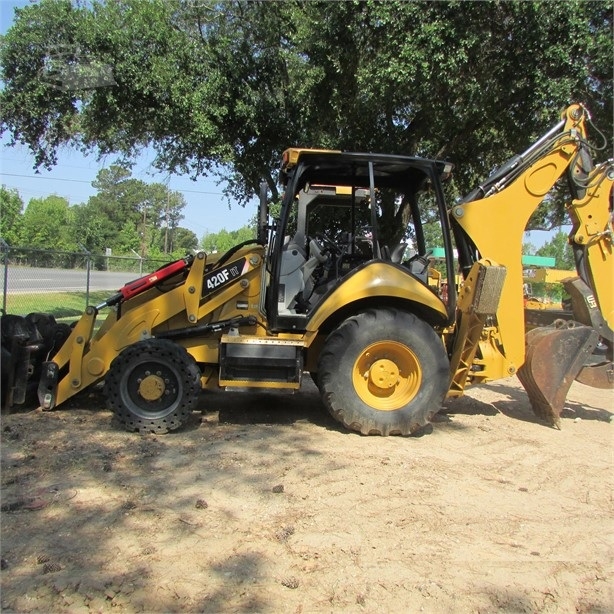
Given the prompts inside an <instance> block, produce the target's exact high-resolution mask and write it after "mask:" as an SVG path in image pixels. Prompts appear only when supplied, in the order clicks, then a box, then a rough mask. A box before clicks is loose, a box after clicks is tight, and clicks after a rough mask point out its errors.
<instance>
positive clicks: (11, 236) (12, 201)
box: [0, 186, 23, 246]
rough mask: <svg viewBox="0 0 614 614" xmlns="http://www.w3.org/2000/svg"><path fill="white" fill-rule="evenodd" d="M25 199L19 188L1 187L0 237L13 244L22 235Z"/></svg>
mask: <svg viewBox="0 0 614 614" xmlns="http://www.w3.org/2000/svg"><path fill="white" fill-rule="evenodd" d="M22 214H23V200H22V199H21V196H20V195H19V192H18V191H17V190H14V189H11V188H7V187H5V186H1V187H0V237H1V238H2V239H3V240H4V241H5V242H6V243H7V244H8V245H11V246H14V245H17V244H18V242H19V237H20V235H21V227H22V219H23V218H22Z"/></svg>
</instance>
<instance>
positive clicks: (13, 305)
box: [0, 244, 168, 319]
mask: <svg viewBox="0 0 614 614" xmlns="http://www.w3.org/2000/svg"><path fill="white" fill-rule="evenodd" d="M167 262H168V261H167V260H154V259H149V258H140V257H138V256H134V257H132V256H112V255H110V254H109V255H100V254H91V253H89V252H85V251H83V252H62V251H56V250H44V249H30V248H22V247H10V246H7V245H6V244H0V269H1V271H0V275H1V280H0V281H1V283H2V310H3V313H10V314H15V315H27V314H28V313H32V312H35V311H41V312H45V313H51V314H53V315H54V316H55V317H56V319H70V318H75V317H79V316H80V315H81V314H82V313H83V311H84V310H85V308H86V307H87V306H88V305H93V304H98V303H100V302H102V301H104V300H105V299H106V298H108V297H109V296H110V295H111V294H114V293H115V292H117V290H118V289H119V288H121V287H122V286H123V285H124V284H126V283H128V282H129V281H132V280H134V279H137V278H138V277H141V276H143V275H146V274H148V273H151V272H152V271H155V270H156V269H158V268H160V267H161V266H162V265H164V264H166V263H167Z"/></svg>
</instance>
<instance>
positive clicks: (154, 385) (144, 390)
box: [139, 375, 166, 401]
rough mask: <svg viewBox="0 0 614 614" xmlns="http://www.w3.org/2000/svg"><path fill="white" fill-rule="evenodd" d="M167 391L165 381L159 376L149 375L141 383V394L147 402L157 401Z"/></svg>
mask: <svg viewBox="0 0 614 614" xmlns="http://www.w3.org/2000/svg"><path fill="white" fill-rule="evenodd" d="M165 390H166V386H165V384H164V380H163V379H162V378H161V377H160V376H159V375H147V376H146V377H145V378H144V379H143V380H142V381H140V382H139V394H140V395H141V396H142V397H143V398H144V399H145V400H146V401H157V400H158V399H159V398H160V397H162V395H163V394H164V391H165Z"/></svg>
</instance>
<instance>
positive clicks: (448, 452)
mask: <svg viewBox="0 0 614 614" xmlns="http://www.w3.org/2000/svg"><path fill="white" fill-rule="evenodd" d="M67 405H68V406H67V407H66V408H65V409H61V410H57V411H54V412H49V413H42V412H40V411H34V412H29V413H16V414H11V415H4V416H3V418H2V430H1V435H2V490H1V494H2V514H1V520H2V535H1V537H2V541H1V555H2V572H1V574H0V578H1V581H2V595H1V607H2V611H3V612H67V613H77V612H83V613H86V612H283V613H284V614H285V613H299V612H304V613H308V612H373V613H378V614H379V613H382V612H399V613H401V612H403V613H405V612H427V613H437V612H442V613H444V612H445V613H446V614H447V613H450V612H452V613H454V612H459V613H465V612H514V613H515V612H557V613H558V612H570V613H577V612H604V613H605V612H612V611H614V589H613V586H614V581H613V580H614V574H613V571H614V569H613V567H614V565H613V562H614V539H613V538H614V523H613V521H614V517H613V509H614V505H613V497H612V483H613V481H614V480H613V478H614V475H613V472H612V469H613V464H612V451H613V449H614V448H613V443H614V442H613V433H614V430H613V429H614V424H612V423H611V418H612V413H613V412H614V398H613V397H612V395H610V394H608V393H605V392H604V391H599V390H594V389H590V388H587V387H585V386H583V385H581V384H577V383H574V385H573V387H572V390H571V392H570V396H569V399H568V402H567V405H566V408H565V410H564V413H563V420H562V430H560V431H558V430H554V429H551V428H548V427H546V426H544V425H543V424H541V423H540V422H539V421H538V420H537V419H536V418H535V417H534V416H533V414H532V413H531V410H530V408H529V404H528V400H527V397H526V395H525V393H524V391H523V390H522V388H521V387H520V384H519V383H518V381H517V380H515V379H512V380H509V381H505V382H503V383H495V384H491V385H488V386H482V387H478V388H475V389H472V390H470V391H469V392H468V394H467V396H465V397H464V398H462V399H458V400H454V401H450V402H448V403H447V404H446V411H445V413H442V414H439V415H438V416H436V420H435V422H434V424H433V425H432V428H431V427H429V428H427V429H426V430H425V432H424V433H423V434H421V436H417V437H411V438H397V437H390V438H380V437H362V436H360V435H357V434H353V433H348V432H346V431H345V430H343V429H342V428H341V427H340V426H338V425H337V424H336V423H335V422H334V421H333V420H332V419H331V418H329V417H328V414H327V413H326V411H325V410H324V408H323V406H322V404H321V402H320V400H319V397H318V394H317V391H316V389H315V387H314V386H313V385H312V384H311V382H309V385H308V386H306V388H305V389H304V390H303V391H301V392H300V393H299V394H296V395H294V396H291V395H289V394H281V393H264V392H256V393H242V392H235V393H222V392H220V393H213V394H212V393H206V394H204V395H203V398H202V410H203V413H202V414H201V413H200V412H196V413H195V414H194V417H193V420H192V423H191V424H190V425H189V426H188V427H187V428H184V429H182V430H181V431H180V432H176V433H173V434H170V435H165V436H155V437H154V436H138V435H136V434H131V433H127V432H123V431H121V430H119V429H118V427H116V426H114V425H113V423H112V418H111V415H110V413H109V412H108V411H106V410H105V409H102V408H103V407H104V404H103V400H102V397H101V395H100V393H99V392H98V391H94V392H89V393H85V394H82V395H80V396H79V397H77V398H76V399H73V400H71V401H70V402H69V403H68V404H67Z"/></svg>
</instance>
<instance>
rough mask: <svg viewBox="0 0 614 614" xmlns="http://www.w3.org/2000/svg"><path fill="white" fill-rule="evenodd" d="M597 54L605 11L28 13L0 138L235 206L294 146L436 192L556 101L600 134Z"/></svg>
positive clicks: (1, 95)
mask: <svg viewBox="0 0 614 614" xmlns="http://www.w3.org/2000/svg"><path fill="white" fill-rule="evenodd" d="M612 49H613V46H612V2H611V0H605V1H601V0H596V1H593V2H585V1H584V0H568V1H566V2H543V1H527V2H516V1H513V0H510V1H504V0H489V1H484V2H461V1H460V0H450V1H447V2H429V1H416V2H405V1H401V0H398V1H395V0H390V1H387V2H379V1H375V0H373V1H370V0H366V1H361V0H353V1H349V2H319V1H307V0H296V1H293V2H264V1H248V0H231V1H227V2H219V3H216V2H212V1H211V2H209V1H206V0H106V1H104V2H103V1H98V0H92V1H88V2H82V1H78V0H74V1H71V0H41V2H39V3H37V4H35V5H32V6H28V7H25V8H23V9H20V10H18V11H17V16H16V19H15V22H14V25H13V26H12V27H11V28H10V30H9V31H8V33H7V34H6V36H5V37H4V40H3V45H2V49H1V51H0V65H1V75H0V76H1V78H2V80H3V83H4V87H3V89H2V91H1V92H0V108H1V109H2V111H1V113H2V122H1V126H0V129H1V130H2V131H3V132H4V131H8V132H9V133H10V135H11V136H12V138H13V139H14V141H15V142H21V143H24V144H26V145H28V146H29V147H30V148H31V150H32V152H33V154H34V156H35V159H36V164H37V165H39V166H40V165H42V166H46V167H48V166H52V165H53V164H54V163H55V162H56V152H57V150H58V148H59V147H60V146H61V145H64V144H72V145H76V146H77V147H80V148H81V149H83V150H86V151H97V152H98V153H101V154H107V153H117V154H118V155H120V156H122V157H124V158H126V159H131V158H132V157H134V155H135V154H136V153H137V152H138V151H139V150H140V149H141V148H143V147H153V148H154V149H155V151H156V152H157V160H156V164H157V166H158V167H159V168H160V169H165V170H167V171H169V172H174V173H189V174H191V175H192V176H198V175H203V174H216V175H218V176H219V177H221V178H223V179H224V180H225V181H227V185H228V188H227V192H228V196H229V198H232V199H234V200H235V201H237V202H239V203H241V204H245V203H246V202H247V200H248V199H249V198H250V197H251V196H252V195H253V194H254V193H255V192H257V188H258V184H259V182H260V180H261V178H265V180H266V181H267V183H268V185H269V188H270V190H271V192H272V196H273V199H277V198H278V186H277V183H276V170H277V168H278V167H279V161H280V157H281V153H282V151H283V150H284V149H285V148H286V147H288V146H294V145H298V146H304V147H329V148H339V149H346V150H363V151H377V152H385V153H404V154H409V155H421V156H427V157H439V158H446V159H448V160H450V161H452V162H454V163H455V174H454V178H455V179H454V183H453V184H452V185H451V186H449V187H448V189H449V190H450V191H451V192H453V193H452V194H451V195H450V196H452V197H454V196H459V195H462V194H465V193H466V192H468V191H469V190H470V189H471V188H473V187H474V186H475V184H476V183H477V181H478V180H479V179H481V178H483V177H484V176H485V175H487V174H488V173H489V172H490V171H491V170H492V169H493V168H494V167H495V166H497V165H499V164H500V163H502V162H503V161H504V160H505V159H506V158H507V157H509V156H510V155H511V154H513V153H515V152H519V151H523V150H524V149H526V147H527V146H528V145H529V144H530V143H531V142H532V141H533V140H534V139H535V138H536V137H538V136H540V135H541V134H542V133H544V132H545V131H546V130H547V129H548V128H549V127H550V126H552V125H553V124H555V123H556V122H557V121H558V117H559V113H560V111H561V110H562V109H563V108H564V107H565V106H567V105H568V104H569V103H571V102H583V103H584V104H585V105H586V106H587V107H588V108H589V110H590V111H591V112H592V114H593V119H594V121H595V123H596V124H597V125H598V126H600V128H601V130H602V131H603V132H604V133H606V134H608V135H612V133H613V129H612V118H613V115H614V113H613V111H614V109H613V91H612V83H613V80H612V65H611V64H612V62H611V59H612ZM609 144H611V143H609ZM609 149H610V150H611V147H609ZM553 202H554V201H553ZM135 219H136V218H135ZM562 219H563V209H562V207H556V206H552V207H550V208H549V209H548V208H547V209H546V210H543V211H541V214H540V215H539V216H538V217H536V218H535V219H534V223H535V224H537V225H539V226H541V227H543V228H547V227H553V226H556V225H559V224H560V223H561V221H562Z"/></svg>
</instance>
